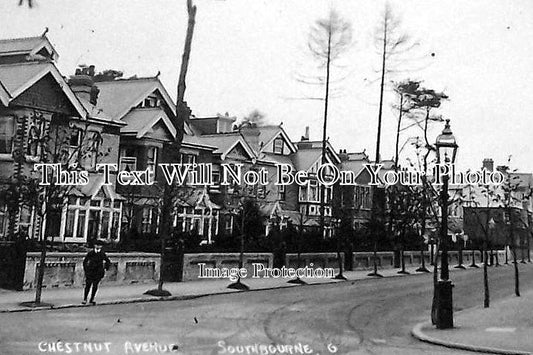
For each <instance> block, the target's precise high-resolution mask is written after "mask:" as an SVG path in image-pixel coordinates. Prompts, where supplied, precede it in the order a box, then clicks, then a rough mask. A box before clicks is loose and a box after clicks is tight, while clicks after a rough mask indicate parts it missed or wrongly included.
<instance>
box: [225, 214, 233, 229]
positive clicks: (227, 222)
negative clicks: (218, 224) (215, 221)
mask: <svg viewBox="0 0 533 355" xmlns="http://www.w3.org/2000/svg"><path fill="white" fill-rule="evenodd" d="M224 218H225V219H224V230H225V231H226V233H227V234H231V233H232V232H233V216H232V215H230V214H227V215H225V217H224Z"/></svg>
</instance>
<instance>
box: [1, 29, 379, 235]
mask: <svg viewBox="0 0 533 355" xmlns="http://www.w3.org/2000/svg"><path fill="white" fill-rule="evenodd" d="M57 60H58V53H57V52H56V50H55V48H54V47H53V46H52V44H51V43H50V41H49V40H48V38H47V37H46V35H43V36H39V37H30V38H17V39H7V40H0V179H1V180H0V183H1V184H2V186H4V189H2V190H3V191H4V194H3V196H2V198H0V240H1V239H4V240H5V239H7V238H8V237H9V235H11V236H15V235H20V234H25V235H27V236H28V237H30V238H36V239H39V238H40V237H41V236H42V233H43V231H44V230H45V228H46V233H47V234H48V235H49V236H50V237H52V238H54V240H55V241H58V242H65V243H85V242H87V241H89V240H94V239H98V238H99V239H106V240H112V241H118V240H120V238H121V237H123V236H124V235H125V233H126V232H131V231H135V232H136V233H139V234H146V235H156V234H157V233H158V228H159V218H160V200H161V190H160V189H158V186H139V187H132V186H127V185H120V184H117V183H116V173H112V174H111V176H112V183H111V184H106V183H105V181H104V176H103V174H102V171H98V170H97V167H98V164H117V166H118V170H120V171H147V172H148V174H150V176H151V178H152V179H155V180H158V179H162V176H161V175H162V174H161V171H160V170H159V169H158V168H157V167H158V164H160V163H163V162H165V159H164V157H163V154H162V152H163V147H164V146H165V145H166V144H168V143H169V142H172V141H174V140H175V139H176V137H177V136H178V135H179V136H183V141H182V144H181V148H180V150H179V158H178V160H179V161H178V162H180V163H211V164H212V166H213V182H214V184H213V185H210V186H194V187H193V186H189V187H184V188H183V191H180V192H179V196H178V199H177V202H176V204H175V206H174V207H175V208H174V211H173V214H172V219H173V226H174V227H175V228H177V229H178V230H182V231H192V230H194V231H195V232H197V233H199V234H200V235H201V236H202V238H203V242H204V243H211V242H212V241H213V239H214V237H215V236H216V235H219V234H231V233H233V231H234V230H235V229H236V228H237V226H236V218H237V216H238V214H239V199H240V197H242V190H243V189H242V188H237V187H236V186H231V185H230V186H223V185H222V184H220V179H221V164H230V166H231V165H232V164H233V165H237V164H242V166H243V169H244V170H250V169H265V170H266V171H268V179H269V180H268V184H266V185H264V186H263V185H258V186H256V190H255V191H254V192H253V196H254V199H255V202H256V203H257V205H258V207H259V210H260V213H261V216H262V217H263V219H264V227H265V233H268V230H269V228H270V227H271V224H272V223H289V222H292V223H293V224H296V225H299V224H301V225H304V226H305V227H307V228H313V227H317V226H319V225H320V223H321V222H322V219H321V217H320V215H321V206H323V207H324V217H323V218H324V219H323V223H324V227H325V230H326V232H325V233H326V234H330V233H331V230H332V228H333V227H334V221H335V216H334V213H333V207H332V199H333V188H332V187H328V188H326V191H325V193H324V194H323V195H322V193H321V192H320V187H319V184H318V182H317V180H316V171H317V169H318V167H319V166H320V164H321V163H322V162H323V161H325V162H328V163H331V164H334V165H336V166H338V167H339V168H340V169H349V170H352V171H354V173H356V175H357V179H358V182H360V184H358V185H357V186H356V187H354V190H353V197H352V202H353V203H352V206H355V208H353V223H354V224H357V223H364V222H365V220H366V219H367V218H368V213H369V211H370V209H371V203H370V201H371V199H370V195H371V191H370V187H369V186H368V184H367V182H368V179H369V176H368V175H367V174H365V172H364V168H363V164H364V163H365V162H369V159H368V156H367V155H366V154H365V153H364V152H359V153H348V152H347V151H346V150H341V151H339V152H337V151H335V150H334V149H333V147H332V145H331V144H330V143H329V142H327V144H326V149H325V156H324V157H323V149H322V141H313V140H311V139H310V136H309V129H308V128H306V130H305V133H304V135H303V136H302V137H301V139H300V140H299V141H294V140H293V139H291V137H289V136H288V135H287V133H286V132H285V130H284V128H283V125H282V124H279V125H259V126H258V125H256V124H253V123H250V122H248V123H245V124H241V125H239V126H237V125H236V117H232V116H230V115H229V114H228V113H226V114H224V115H221V114H217V115H215V116H212V117H196V116H195V115H194V111H193V112H192V113H191V115H190V117H189V119H187V120H186V122H185V123H184V124H183V125H180V124H179V122H177V114H176V105H175V103H174V101H173V99H172V98H171V97H170V95H169V93H168V92H167V90H166V88H165V87H164V86H163V85H162V83H161V81H160V80H159V77H158V76H155V77H144V78H140V77H132V78H128V79H123V78H121V77H120V76H117V75H114V74H116V72H114V71H112V70H108V71H103V72H96V70H95V68H94V67H93V66H84V67H80V68H78V69H77V70H76V72H75V73H74V75H70V76H68V77H66V76H64V75H63V74H62V73H60V71H59V70H58V68H57V66H56V63H57ZM180 130H182V131H180ZM58 132H61V133H58ZM58 137H59V138H58ZM52 138H55V141H54V142H53V143H50V141H51V140H52ZM43 141H47V144H48V146H49V147H50V146H51V147H54V148H55V149H56V150H57V148H58V146H61V147H60V149H59V151H61V152H63V151H64V152H66V153H65V154H64V155H63V158H64V157H67V159H71V160H72V161H73V162H74V163H75V167H76V169H78V170H85V171H87V172H88V184H85V185H78V186H74V187H73V188H72V189H70V190H69V193H68V199H67V200H68V201H65V203H64V204H62V206H63V207H62V210H61V213H60V216H55V217H56V220H55V221H60V222H53V223H52V222H49V225H48V227H46V223H47V220H48V221H50V218H46V219H44V220H43V218H40V214H39V213H38V212H39V211H36V210H35V207H27V206H24V204H21V207H20V209H19V210H18V211H13V210H12V209H11V210H10V209H9V206H8V202H7V201H8V197H7V195H6V192H5V191H6V190H8V186H9V184H10V183H12V182H13V181H14V180H13V179H14V175H15V174H16V172H17V171H18V172H19V173H22V174H23V175H32V174H33V175H35V174H36V172H35V164H36V163H42V162H43V158H42V157H43V156H45V155H43V154H42V153H43V152H42V151H41V150H42V149H45V148H43V147H44V145H43V144H42V142H43ZM16 152H21V153H22V154H23V160H22V163H21V161H20V159H17V158H16ZM54 159H56V158H53V159H50V155H48V158H47V161H46V162H47V163H50V162H53V160H54ZM57 159H58V160H59V158H57ZM176 162H177V161H172V162H171V163H176ZM278 164H287V165H288V166H290V167H291V169H293V170H295V171H296V170H300V171H306V172H308V173H309V174H310V176H311V178H310V179H309V181H308V183H307V185H305V186H299V185H296V184H292V185H288V186H280V185H276V184H275V183H274V175H275V171H276V166H277V165H278ZM17 169H19V170H17ZM41 172H42V171H41ZM239 193H241V195H239ZM322 198H324V201H323V203H322ZM49 217H50V216H49Z"/></svg>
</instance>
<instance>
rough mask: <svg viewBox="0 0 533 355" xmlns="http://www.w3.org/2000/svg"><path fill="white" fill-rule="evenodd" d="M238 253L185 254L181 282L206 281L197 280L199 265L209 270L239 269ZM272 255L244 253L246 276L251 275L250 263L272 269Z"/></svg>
mask: <svg viewBox="0 0 533 355" xmlns="http://www.w3.org/2000/svg"><path fill="white" fill-rule="evenodd" d="M239 255H240V254H239V253H198V254H185V255H184V258H183V279H182V280H183V281H196V280H208V279H199V278H198V274H199V266H198V264H200V263H205V266H206V267H210V268H236V267H239ZM273 260H274V255H273V254H272V253H245V254H244V262H243V265H244V267H245V268H246V269H247V270H248V275H251V274H252V271H253V269H252V263H261V264H263V265H264V266H265V267H270V268H271V267H272V263H273Z"/></svg>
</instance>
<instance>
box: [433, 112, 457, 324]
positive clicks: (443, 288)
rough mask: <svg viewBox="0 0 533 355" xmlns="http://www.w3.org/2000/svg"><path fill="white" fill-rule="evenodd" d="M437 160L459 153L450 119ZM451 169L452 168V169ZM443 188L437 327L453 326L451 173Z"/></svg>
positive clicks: (451, 158) (450, 159)
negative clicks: (449, 245)
mask: <svg viewBox="0 0 533 355" xmlns="http://www.w3.org/2000/svg"><path fill="white" fill-rule="evenodd" d="M436 147H437V160H438V162H439V163H441V162H443V163H445V164H450V163H451V164H453V163H454V162H455V155H456V153H457V143H456V141H455V137H454V136H453V133H452V130H451V129H450V120H446V125H445V126H444V129H443V130H442V133H441V134H440V135H439V136H438V137H437V141H436ZM450 170H451V169H450ZM442 182H443V185H442V190H441V208H442V212H441V213H442V219H441V226H440V238H441V247H442V255H441V270H440V280H438V281H437V285H436V286H437V322H436V323H437V328H438V329H448V328H453V295H452V288H453V284H452V282H451V281H450V279H449V278H450V271H449V267H448V244H449V241H448V239H449V238H448V182H449V175H448V174H445V175H444V176H443V181H442Z"/></svg>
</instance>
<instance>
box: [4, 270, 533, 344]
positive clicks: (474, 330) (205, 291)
mask: <svg viewBox="0 0 533 355" xmlns="http://www.w3.org/2000/svg"><path fill="white" fill-rule="evenodd" d="M415 269H416V268H414V267H413V268H408V269H407V271H408V272H409V273H410V274H407V275H404V274H398V270H397V269H382V270H380V271H379V272H380V274H382V275H383V277H384V278H386V279H392V278H394V279H396V278H403V277H409V276H414V275H420V274H419V273H416V272H415ZM502 269H503V268H502ZM509 269H510V268H509ZM527 269H528V270H527V271H529V272H531V271H532V270H531V267H530V266H529V267H528V268H527ZM450 271H451V272H452V273H455V272H459V273H463V272H464V271H461V270H457V269H453V268H452V269H451V270H450ZM466 271H467V272H468V270H466ZM524 271H525V272H527V271H526V270H524ZM368 273H369V270H360V271H346V272H345V273H344V276H345V277H346V278H347V280H348V281H351V284H353V283H354V282H355V281H362V280H369V279H372V278H374V277H369V276H368ZM428 276H429V275H428ZM465 276H466V275H465ZM410 279H411V278H410ZM303 280H304V281H306V282H307V283H308V284H310V285H313V284H316V285H318V284H328V283H339V282H341V283H342V282H343V281H341V280H334V279H303ZM398 281H399V280H398ZM230 283H231V282H230V281H229V280H227V279H222V280H206V281H190V282H180V283H165V284H164V289H165V290H167V291H169V292H170V293H171V296H170V297H154V296H149V295H145V294H144V293H145V292H146V291H147V290H150V289H154V288H156V287H157V284H156V283H143V284H132V285H121V286H106V285H103V286H101V287H100V288H99V291H98V294H97V298H96V301H97V306H98V305H114V304H131V303H139V302H152V301H159V300H161V301H163V300H167V301H172V300H191V299H196V298H200V297H204V296H209V295H217V294H218V295H222V294H231V293H236V292H240V291H239V290H234V289H229V288H227V286H228V285H229V284H230ZM243 283H245V284H246V285H248V286H249V288H250V291H259V290H271V289H279V288H294V287H299V285H295V284H290V283H287V279H283V278H279V279H274V278H270V279H250V278H247V279H243ZM405 283H406V284H407V281H406V282H405ZM339 286H340V285H339ZM82 292H83V290H82V289H81V288H56V289H43V294H42V301H43V302H46V303H50V304H51V305H49V306H43V307H37V308H31V307H27V306H23V305H21V303H23V302H29V301H33V299H34V296H35V290H28V291H18V292H17V291H8V290H3V289H0V313H7V312H9V313H11V312H27V311H39V310H50V309H65V308H78V307H80V308H81V307H84V308H86V307H91V306H84V305H81V299H82ZM397 306H398V305H397ZM456 306H457V305H456ZM531 310H533V290H526V291H525V292H524V291H523V292H522V296H521V297H514V296H507V297H506V298H503V299H498V300H496V301H492V303H491V307H490V308H488V309H484V308H483V307H481V306H475V307H469V308H467V309H465V310H461V311H456V312H455V314H454V320H455V327H454V328H453V329H448V330H437V329H436V328H435V327H434V326H432V325H431V324H430V323H427V322H425V323H418V324H416V326H415V327H414V328H413V329H412V331H411V333H412V335H413V336H414V337H415V338H417V339H418V340H421V341H423V342H426V343H430V344H433V345H439V346H437V347H435V348H436V349H437V348H441V349H445V348H442V346H443V347H446V348H455V349H461V350H467V351H476V352H481V353H487V354H489V353H491V354H522V355H523V354H533V352H532V351H533V337H531V335H533V318H532V317H531ZM415 322H416V321H415ZM413 323H414V322H413ZM413 323H411V324H413Z"/></svg>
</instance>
